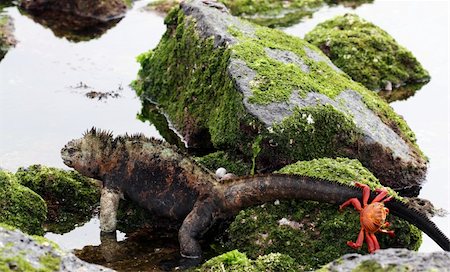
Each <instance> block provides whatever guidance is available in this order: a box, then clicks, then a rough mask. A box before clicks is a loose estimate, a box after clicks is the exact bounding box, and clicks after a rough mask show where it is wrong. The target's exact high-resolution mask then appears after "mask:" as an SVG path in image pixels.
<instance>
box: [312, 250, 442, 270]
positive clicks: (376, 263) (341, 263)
mask: <svg viewBox="0 0 450 272" xmlns="http://www.w3.org/2000/svg"><path fill="white" fill-rule="evenodd" d="M449 267H450V253H449V252H445V251H441V252H432V253H419V252H415V251H410V250H407V249H404V248H390V249H382V250H378V251H377V252H375V253H374V254H370V255H364V256H363V255H360V254H347V255H344V256H342V257H341V258H339V259H337V260H335V261H333V262H331V263H329V264H327V265H326V266H324V267H323V268H321V269H319V270H318V271H320V272H327V271H330V272H341V271H342V272H344V271H411V272H419V271H448V269H449Z"/></svg>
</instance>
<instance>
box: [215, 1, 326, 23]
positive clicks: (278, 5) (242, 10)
mask: <svg viewBox="0 0 450 272" xmlns="http://www.w3.org/2000/svg"><path fill="white" fill-rule="evenodd" d="M220 2H222V3H223V4H224V5H225V6H226V7H227V8H228V9H229V10H230V12H231V14H233V15H235V16H240V17H243V18H245V19H248V20H250V21H253V22H255V23H257V24H260V25H264V26H270V27H274V26H288V25H292V24H295V23H297V22H298V21H300V20H301V19H302V18H303V17H307V16H311V15H312V14H313V12H314V11H315V10H316V9H317V8H319V7H320V6H322V4H323V2H324V1H323V0H289V1H278V0H220Z"/></svg>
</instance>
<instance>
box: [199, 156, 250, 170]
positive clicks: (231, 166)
mask: <svg viewBox="0 0 450 272" xmlns="http://www.w3.org/2000/svg"><path fill="white" fill-rule="evenodd" d="M195 160H196V161H197V162H199V163H201V164H203V165H204V166H205V167H206V168H208V169H209V170H211V171H216V170H217V169H218V168H219V167H224V168H225V169H227V172H229V173H233V174H235V175H238V176H246V175H248V174H250V167H251V165H250V164H248V163H245V162H244V161H243V160H242V159H240V158H237V157H235V156H233V155H231V154H230V153H227V152H225V151H217V152H214V153H210V154H208V155H205V156H203V157H197V158H195Z"/></svg>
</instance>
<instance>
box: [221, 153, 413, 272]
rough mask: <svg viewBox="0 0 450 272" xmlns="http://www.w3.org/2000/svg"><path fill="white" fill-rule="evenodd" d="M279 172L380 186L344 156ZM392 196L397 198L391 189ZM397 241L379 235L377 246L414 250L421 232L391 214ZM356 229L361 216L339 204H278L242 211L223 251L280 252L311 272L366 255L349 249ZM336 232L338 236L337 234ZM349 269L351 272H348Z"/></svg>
mask: <svg viewBox="0 0 450 272" xmlns="http://www.w3.org/2000/svg"><path fill="white" fill-rule="evenodd" d="M279 172H280V173H284V174H298V175H302V176H310V177H316V178H321V179H325V180H329V181H332V182H339V183H345V184H352V183H353V182H355V181H358V182H361V183H364V184H367V185H369V187H371V188H372V189H375V188H381V187H382V186H381V184H380V183H379V182H378V179H377V178H376V177H375V176H373V174H372V173H370V172H369V171H368V170H367V169H366V168H364V167H363V166H362V165H361V163H360V162H358V161H357V160H350V159H346V158H337V159H328V158H327V159H317V160H312V161H300V162H297V163H295V164H292V165H288V166H286V167H284V168H282V169H281V170H280V171H279ZM390 194H392V195H393V196H394V197H397V198H398V197H399V196H398V195H397V194H396V193H395V192H393V191H392V190H391V189H390ZM387 221H388V222H390V223H392V224H391V228H392V230H394V232H395V234H396V237H394V238H390V237H389V236H388V235H383V234H377V239H378V241H379V243H380V246H381V248H389V247H406V248H409V249H412V250H417V249H418V248H419V246H420V244H421V242H422V233H421V231H420V230H419V229H417V228H416V227H415V226H413V225H411V224H409V223H408V222H406V221H405V220H403V219H399V218H398V217H395V216H392V215H389V216H388V218H387ZM359 230H360V222H359V213H357V212H355V211H354V210H353V209H345V210H344V211H343V212H339V211H338V206H337V205H331V204H324V203H318V202H314V201H294V200H293V201H278V203H273V204H272V203H266V204H264V205H261V206H258V207H253V208H249V209H245V210H243V211H241V212H240V213H239V214H238V215H237V217H236V218H235V219H234V221H233V222H232V223H231V225H230V226H229V228H228V230H227V232H226V233H227V235H228V239H225V241H224V242H223V245H224V246H225V248H227V249H234V248H237V249H239V250H240V251H242V252H246V253H247V255H248V256H249V257H250V258H256V257H257V256H258V255H264V254H269V253H272V252H279V253H282V254H287V255H289V256H291V257H292V258H293V259H294V260H295V261H296V262H297V263H298V264H300V265H301V266H302V271H310V270H312V269H317V268H319V267H320V266H322V265H325V264H326V263H328V262H331V261H332V260H334V259H336V258H339V257H340V256H342V255H344V254H348V253H355V252H357V253H360V254H367V245H366V244H364V245H363V247H362V249H361V250H354V249H352V248H351V247H349V246H347V244H346V243H347V241H355V240H356V238H357V236H358V233H359ZM336 234H339V235H336ZM348 271H350V270H348Z"/></svg>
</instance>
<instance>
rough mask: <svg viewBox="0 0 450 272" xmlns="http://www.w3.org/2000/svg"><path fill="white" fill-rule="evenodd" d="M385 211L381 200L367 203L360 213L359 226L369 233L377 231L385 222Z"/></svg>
mask: <svg viewBox="0 0 450 272" xmlns="http://www.w3.org/2000/svg"><path fill="white" fill-rule="evenodd" d="M387 211H388V209H387V208H385V207H384V204H383V203H382V202H375V203H371V204H369V205H367V206H366V207H365V208H363V210H362V211H361V213H360V218H359V221H360V222H361V226H362V227H363V228H364V229H365V230H367V231H368V232H370V233H375V232H377V231H378V230H379V229H380V228H381V227H382V226H383V225H384V224H385V222H386V215H387V213H388V212H387Z"/></svg>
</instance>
